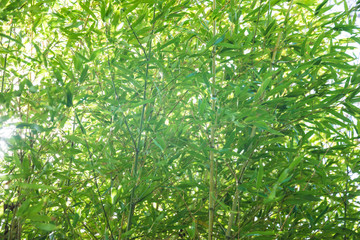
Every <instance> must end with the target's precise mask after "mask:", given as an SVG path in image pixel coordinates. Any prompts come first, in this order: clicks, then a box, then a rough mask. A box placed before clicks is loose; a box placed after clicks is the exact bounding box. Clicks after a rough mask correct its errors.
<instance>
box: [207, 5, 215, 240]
mask: <svg viewBox="0 0 360 240" xmlns="http://www.w3.org/2000/svg"><path fill="white" fill-rule="evenodd" d="M215 8H216V0H213V6H212V11H213V12H215ZM215 35H216V20H215V19H214V22H213V36H215ZM212 74H213V76H212V84H213V86H212V88H211V110H212V112H213V113H214V114H215V119H214V120H212V124H211V136H210V148H211V149H210V157H209V158H210V159H209V160H210V176H209V180H210V181H209V185H210V190H209V229H208V230H209V233H208V234H209V235H208V240H212V237H213V228H214V218H215V198H216V192H215V191H216V189H215V187H216V186H215V159H214V148H215V128H216V121H217V117H216V115H217V114H216V109H215V103H216V92H215V91H216V90H215V83H216V79H215V77H216V46H215V45H214V46H213V49H212Z"/></svg>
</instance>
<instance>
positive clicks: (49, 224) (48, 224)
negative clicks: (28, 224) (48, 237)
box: [34, 223, 57, 232]
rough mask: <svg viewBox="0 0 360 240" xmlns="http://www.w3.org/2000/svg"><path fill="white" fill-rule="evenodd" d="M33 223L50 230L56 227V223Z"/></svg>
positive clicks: (42, 228)
mask: <svg viewBox="0 0 360 240" xmlns="http://www.w3.org/2000/svg"><path fill="white" fill-rule="evenodd" d="M34 225H35V226H36V227H37V228H39V229H40V230H43V231H47V232H51V231H54V230H56V229H57V227H56V225H54V224H51V223H34Z"/></svg>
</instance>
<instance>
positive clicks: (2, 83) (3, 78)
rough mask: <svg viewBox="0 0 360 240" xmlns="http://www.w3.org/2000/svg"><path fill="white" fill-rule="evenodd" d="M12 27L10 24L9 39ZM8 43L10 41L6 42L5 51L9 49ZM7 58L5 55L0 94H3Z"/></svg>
mask: <svg viewBox="0 0 360 240" xmlns="http://www.w3.org/2000/svg"><path fill="white" fill-rule="evenodd" d="M12 27H13V25H12V24H11V27H10V34H9V36H10V37H11V32H12ZM10 41H11V40H9V42H8V46H7V49H9V47H10ZM7 57H8V54H7V53H6V54H5V59H4V70H3V75H2V79H1V93H3V92H4V84H5V72H6V65H7Z"/></svg>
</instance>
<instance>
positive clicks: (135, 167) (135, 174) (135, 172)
mask: <svg viewBox="0 0 360 240" xmlns="http://www.w3.org/2000/svg"><path fill="white" fill-rule="evenodd" d="M126 20H127V22H128V24H129V27H130V29H131V30H132V32H133V34H134V36H135V38H136V40H137V41H138V43H139V45H140V48H141V49H142V51H143V52H144V55H145V58H146V61H147V63H146V70H145V83H144V94H143V100H144V101H145V100H146V93H147V82H148V77H149V61H150V56H151V40H152V35H153V34H154V28H155V6H154V11H153V25H152V30H151V33H150V38H149V41H148V46H149V53H148V54H147V53H146V50H145V48H144V47H143V45H142V44H141V42H140V40H139V38H138V36H137V34H136V33H135V31H134V29H133V28H132V26H131V23H130V21H129V20H128V18H127V17H126ZM146 105H147V104H146V103H145V104H143V106H142V110H141V118H140V127H139V137H138V143H137V146H136V152H135V159H134V163H133V177H134V179H135V184H134V187H133V189H132V190H131V195H130V211H129V216H128V222H127V227H126V231H130V230H131V225H132V222H133V217H134V212H135V206H136V203H137V201H136V200H135V190H136V188H137V186H138V184H137V181H138V179H137V178H138V165H139V153H140V150H141V146H140V144H141V135H142V132H143V125H144V119H145V118H144V116H145V109H146ZM127 239H128V237H127Z"/></svg>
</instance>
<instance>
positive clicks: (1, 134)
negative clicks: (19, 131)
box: [0, 125, 16, 160]
mask: <svg viewBox="0 0 360 240" xmlns="http://www.w3.org/2000/svg"><path fill="white" fill-rule="evenodd" d="M15 129H16V127H15V126H14V125H10V126H5V127H2V128H0V160H1V159H3V158H4V155H5V153H6V152H7V150H8V145H7V144H6V141H7V140H8V139H9V138H10V137H11V136H12V135H13V133H14V131H15Z"/></svg>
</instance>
